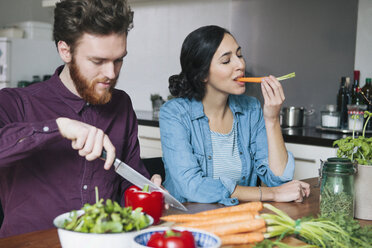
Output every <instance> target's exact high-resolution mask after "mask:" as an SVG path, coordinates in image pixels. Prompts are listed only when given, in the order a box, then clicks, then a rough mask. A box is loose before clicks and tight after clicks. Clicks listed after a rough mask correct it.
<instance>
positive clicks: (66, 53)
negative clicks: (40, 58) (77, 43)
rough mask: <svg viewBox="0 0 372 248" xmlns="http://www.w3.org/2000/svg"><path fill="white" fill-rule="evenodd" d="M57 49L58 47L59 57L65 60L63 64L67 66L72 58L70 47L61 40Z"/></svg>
mask: <svg viewBox="0 0 372 248" xmlns="http://www.w3.org/2000/svg"><path fill="white" fill-rule="evenodd" d="M57 47H58V53H59V56H61V59H62V60H63V62H65V63H66V64H67V63H70V62H71V58H72V55H71V51H70V46H69V45H67V43H66V42H64V41H62V40H60V41H58V45H57Z"/></svg>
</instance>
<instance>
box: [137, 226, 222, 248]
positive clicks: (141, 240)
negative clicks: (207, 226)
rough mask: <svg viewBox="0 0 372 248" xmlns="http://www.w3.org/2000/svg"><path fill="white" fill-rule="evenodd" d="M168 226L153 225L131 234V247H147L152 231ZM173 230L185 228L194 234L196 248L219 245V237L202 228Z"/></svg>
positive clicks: (215, 247) (159, 230)
mask: <svg viewBox="0 0 372 248" xmlns="http://www.w3.org/2000/svg"><path fill="white" fill-rule="evenodd" d="M169 228H170V227H154V228H147V229H146V230H142V231H139V232H137V233H136V234H135V235H133V238H132V246H131V247H132V248H148V246H146V244H147V242H148V241H149V239H150V237H151V235H152V234H154V233H158V232H164V231H165V230H168V229H169ZM173 229H175V230H179V231H183V230H187V231H189V232H192V235H193V236H194V239H195V242H196V247H198V248H218V247H220V246H221V240H220V238H219V237H217V236H216V235H214V234H213V233H210V232H206V231H203V230H199V229H195V228H183V227H175V228H173Z"/></svg>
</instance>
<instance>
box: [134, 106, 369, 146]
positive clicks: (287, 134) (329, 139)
mask: <svg viewBox="0 0 372 248" xmlns="http://www.w3.org/2000/svg"><path fill="white" fill-rule="evenodd" d="M136 114H137V118H138V124H139V125H143V126H151V127H159V119H158V118H157V117H154V116H153V115H152V111H136ZM282 132H283V138H284V142H286V143H294V144H303V145H314V146H323V147H333V142H334V141H335V140H338V139H341V138H345V137H347V136H350V134H342V133H335V132H330V131H320V130H318V129H316V128H315V127H303V128H282ZM367 136H371V134H368V135H367Z"/></svg>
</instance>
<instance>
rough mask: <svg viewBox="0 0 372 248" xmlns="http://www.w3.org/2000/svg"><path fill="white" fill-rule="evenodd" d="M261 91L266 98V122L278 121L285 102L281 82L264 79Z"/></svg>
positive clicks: (273, 78)
mask: <svg viewBox="0 0 372 248" xmlns="http://www.w3.org/2000/svg"><path fill="white" fill-rule="evenodd" d="M261 91H262V95H263V97H264V101H265V102H264V108H263V113H264V118H265V121H278V120H279V113H280V108H281V106H282V104H283V102H284V100H285V96H284V92H283V88H282V85H281V84H280V82H279V81H278V80H277V79H276V78H275V77H274V76H269V77H264V78H263V79H262V82H261Z"/></svg>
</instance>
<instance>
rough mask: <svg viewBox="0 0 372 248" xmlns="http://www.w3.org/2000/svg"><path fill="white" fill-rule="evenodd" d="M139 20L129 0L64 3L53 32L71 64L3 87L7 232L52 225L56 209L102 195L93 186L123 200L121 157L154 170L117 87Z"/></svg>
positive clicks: (0, 135)
mask: <svg viewBox="0 0 372 248" xmlns="http://www.w3.org/2000/svg"><path fill="white" fill-rule="evenodd" d="M132 19H133V12H132V11H131V10H130V8H129V6H128V5H127V3H126V1H125V0H62V1H60V2H59V3H57V4H56V8H55V12H54V30H53V36H54V40H55V43H56V46H57V49H58V52H59V55H60V56H61V59H62V60H63V62H64V65H63V66H61V67H59V68H57V70H56V72H55V73H54V75H53V76H52V77H51V78H50V79H49V80H47V81H44V82H41V83H37V84H34V85H32V86H29V87H27V88H14V89H3V90H1V91H0V201H1V205H2V207H3V211H4V220H3V224H2V227H1V229H0V238H1V237H7V236H11V235H16V234H21V233H25V232H31V231H36V230H41V229H47V228H51V227H52V221H53V219H54V218H55V217H56V216H57V215H59V214H61V213H64V212H67V211H71V210H73V209H80V208H81V207H82V206H83V205H84V204H85V203H90V204H92V203H95V190H94V188H95V186H97V187H98V190H99V196H100V198H103V199H112V200H115V201H118V202H120V203H121V205H123V204H124V191H125V189H126V188H127V187H128V186H130V183H129V182H128V181H126V180H124V179H123V178H122V177H120V176H119V175H118V174H116V173H115V171H114V168H113V166H111V165H112V163H113V161H114V158H115V156H116V157H118V158H120V159H121V160H123V161H124V162H126V163H127V164H129V165H130V166H132V167H133V168H134V169H135V170H137V171H138V172H140V173H141V174H142V175H144V176H146V177H149V174H148V172H147V171H146V169H145V167H144V165H143V164H142V162H141V160H140V150H139V143H138V138H137V119H136V115H135V113H134V111H133V107H132V103H131V100H130V98H129V96H128V95H127V94H126V93H125V92H124V91H121V90H118V89H115V88H114V87H115V84H116V81H117V79H118V76H119V72H120V69H121V66H122V63H123V58H124V57H125V55H126V54H127V43H126V41H127V34H128V31H129V30H130V28H131V26H132ZM35 63H37V59H36V61H35ZM103 149H105V150H106V151H107V160H106V161H105V162H104V161H102V160H100V159H97V158H99V157H100V154H101V152H102V150H103ZM152 180H153V181H154V182H155V183H157V184H158V185H160V183H161V178H159V176H158V175H154V176H153V178H152Z"/></svg>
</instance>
